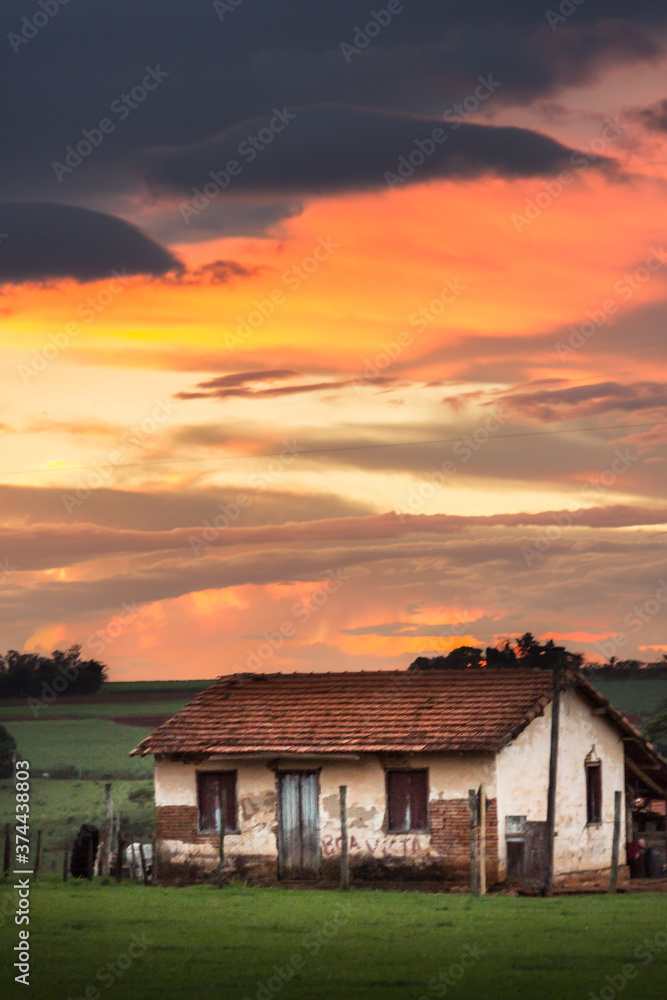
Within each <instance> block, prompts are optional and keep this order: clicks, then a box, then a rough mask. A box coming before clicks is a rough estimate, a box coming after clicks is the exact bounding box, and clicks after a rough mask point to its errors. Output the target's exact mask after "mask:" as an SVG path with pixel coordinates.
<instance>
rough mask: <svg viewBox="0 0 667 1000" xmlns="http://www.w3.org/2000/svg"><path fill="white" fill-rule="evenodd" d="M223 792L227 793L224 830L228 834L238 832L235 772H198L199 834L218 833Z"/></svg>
mask: <svg viewBox="0 0 667 1000" xmlns="http://www.w3.org/2000/svg"><path fill="white" fill-rule="evenodd" d="M223 791H224V792H226V793H227V822H226V823H225V830H226V831H227V832H228V833H236V832H238V808H237V805H236V771H198V772H197V807H198V813H199V832H200V833H218V832H219V831H220V802H221V799H222V795H221V793H222V792H223Z"/></svg>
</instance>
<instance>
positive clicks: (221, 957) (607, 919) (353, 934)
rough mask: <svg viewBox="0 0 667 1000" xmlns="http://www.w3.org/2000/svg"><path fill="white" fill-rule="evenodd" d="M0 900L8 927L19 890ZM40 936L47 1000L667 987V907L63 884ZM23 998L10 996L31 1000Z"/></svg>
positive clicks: (381, 996) (547, 999)
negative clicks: (647, 944) (648, 948)
mask: <svg viewBox="0 0 667 1000" xmlns="http://www.w3.org/2000/svg"><path fill="white" fill-rule="evenodd" d="M0 900H1V902H0V913H1V914H2V915H3V916H4V918H5V919H7V917H8V916H9V915H10V914H11V911H12V909H13V906H12V903H13V900H14V897H13V896H12V895H11V889H9V888H7V889H0ZM8 900H9V901H8ZM14 905H15V904H14ZM2 919H3V918H2V917H0V922H2ZM7 929H8V930H9V933H6V930H7ZM29 930H30V942H31V947H32V956H33V957H32V976H31V985H30V994H29V995H30V996H32V997H34V998H35V1000H52V998H53V1000H67V998H72V1000H74V998H81V997H86V998H87V1000H99V998H101V997H104V996H107V995H109V996H113V998H114V1000H130V998H131V1000H193V998H197V1000H227V998H229V1000H246V998H247V1000H256V998H258V1000H271V998H273V997H276V996H278V997H281V998H282V997H284V998H285V1000H287V998H289V1000H424V998H425V1000H434V998H436V997H443V996H445V995H446V996H447V997H449V998H460V1000H464V998H465V1000H470V998H472V1000H517V998H526V1000H529V998H531V1000H532V998H540V1000H566V998H567V1000H571V998H572V1000H575V998H582V1000H588V998H589V997H590V994H591V993H593V994H594V996H596V997H599V995H600V990H605V988H606V991H605V992H604V994H603V996H604V997H606V998H607V1000H610V998H611V997H612V996H615V995H617V994H618V993H620V996H621V998H622V1000H658V998H660V997H662V996H664V985H665V976H666V974H667V933H665V931H666V930H667V896H660V895H652V894H650V895H649V894H642V895H619V896H614V897H608V896H588V897H566V898H554V899H546V900H545V899H522V898H509V897H504V896H487V897H485V898H482V899H480V898H476V897H471V896H452V895H436V894H433V895H429V894H420V893H398V892H371V891H359V890H354V889H353V890H352V891H350V892H349V893H346V894H343V893H340V892H337V891H331V892H323V891H318V890H308V891H290V890H285V889H278V888H277V889H250V888H246V887H244V886H236V887H228V888H225V889H222V890H219V889H216V888H212V887H204V886H196V887H191V888H179V889H176V888H170V889H167V888H158V887H150V888H145V887H143V886H140V885H133V884H124V885H121V886H118V885H116V884H114V883H112V884H110V885H108V886H102V885H101V884H100V883H99V881H98V880H96V881H94V882H93V883H90V884H88V883H75V884H73V883H72V882H69V883H68V884H67V885H66V886H63V885H62V884H57V883H56V882H55V880H53V881H51V880H49V881H48V882H43V883H42V882H40V883H38V884H37V885H36V886H34V887H33V889H32V895H31V915H30V927H29ZM17 932H18V928H17V927H15V926H14V925H13V923H9V922H7V923H6V925H5V930H4V931H3V934H2V945H1V946H0V960H1V961H2V965H1V966H0V967H1V968H2V972H1V973H0V975H2V976H4V977H6V978H5V982H6V981H7V980H9V982H10V983H11V977H12V973H11V972H8V970H11V968H12V962H13V961H15V959H14V958H13V957H12V956H13V954H14V953H13V952H12V948H13V945H14V944H15V943H16V939H17ZM656 934H658V940H657V941H655V936H656ZM134 935H136V936H137V937H136V939H134V938H133V936H134ZM647 940H648V941H649V942H652V943H653V944H654V952H653V953H651V952H649V951H646V950H642V949H643V948H645V944H644V942H645V941H647ZM133 941H134V947H132V949H130V946H131V945H132V944H133ZM659 942H664V943H663V944H661V943H659ZM636 949H639V951H637V950H636ZM655 949H657V952H655ZM281 973H282V974H281ZM606 977H612V978H611V983H613V982H616V984H617V986H618V985H620V984H621V983H622V984H623V985H621V986H620V989H618V990H615V989H613V987H612V986H611V985H610V980H609V979H607V978H606ZM614 977H618V978H616V979H614ZM11 985H12V986H14V989H10V990H8V991H5V990H4V989H3V995H8V996H14V995H16V996H20V995H21V993H20V991H19V990H20V987H19V986H18V985H16V984H11ZM87 987H88V988H89V992H88V993H86V992H85V991H86V988H87ZM610 990H612V991H613V992H611V993H610V992H609V991H610ZM93 991H96V992H93Z"/></svg>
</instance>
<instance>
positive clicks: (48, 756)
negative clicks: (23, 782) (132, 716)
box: [6, 719, 153, 778]
mask: <svg viewBox="0 0 667 1000" xmlns="http://www.w3.org/2000/svg"><path fill="white" fill-rule="evenodd" d="M6 728H7V729H8V731H9V732H10V733H11V734H12V736H13V737H14V739H15V740H16V745H17V747H18V750H19V755H20V757H21V758H23V759H24V760H28V761H30V769H31V771H32V773H33V774H36V775H38V774H41V773H42V772H45V771H47V772H49V773H51V772H53V771H61V770H63V769H64V768H68V767H73V768H79V767H80V768H81V773H82V775H83V777H91V778H105V777H109V778H147V777H150V775H151V774H152V773H153V758H152V757H128V756H127V755H128V753H129V752H130V750H132V749H133V747H135V746H136V745H137V743H139V742H140V741H141V740H142V739H143V738H144V737H145V736H148V734H149V733H150V732H151V727H148V728H147V727H145V726H141V727H139V726H124V725H120V724H119V723H117V722H111V721H110V720H109V719H67V720H65V719H63V720H58V721H57V722H10V723H7V724H6Z"/></svg>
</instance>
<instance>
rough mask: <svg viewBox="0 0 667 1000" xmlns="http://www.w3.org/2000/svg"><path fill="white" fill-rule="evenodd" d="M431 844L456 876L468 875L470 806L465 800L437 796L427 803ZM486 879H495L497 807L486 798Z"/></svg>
mask: <svg viewBox="0 0 667 1000" xmlns="http://www.w3.org/2000/svg"><path fill="white" fill-rule="evenodd" d="M431 847H432V848H433V850H434V851H436V852H437V853H438V854H439V855H440V856H441V857H442V858H443V860H444V861H445V862H446V863H448V865H450V866H451V868H452V869H453V871H455V872H456V873H457V874H458V875H459V877H461V878H463V877H465V878H466V879H468V878H469V877H470V808H469V805H468V799H438V800H437V801H435V802H432V803H431ZM486 878H487V881H488V882H489V883H492V882H496V881H497V880H498V808H497V802H496V799H489V801H488V806H487V810H486Z"/></svg>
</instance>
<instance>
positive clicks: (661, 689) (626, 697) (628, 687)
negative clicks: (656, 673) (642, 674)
mask: <svg viewBox="0 0 667 1000" xmlns="http://www.w3.org/2000/svg"><path fill="white" fill-rule="evenodd" d="M592 683H593V685H594V686H595V687H596V688H597V689H598V691H599V692H600V694H603V695H604V696H605V698H608V699H609V701H610V702H611V703H612V705H613V706H614V708H617V709H618V710H619V711H621V712H625V713H628V712H629V713H631V714H636V715H641V716H642V717H644V718H648V716H650V715H653V713H654V712H655V710H656V709H657V708H658V706H659V705H661V704H662V703H663V702H664V701H667V680H653V679H647V680H611V681H606V680H600V681H595V680H594V681H592Z"/></svg>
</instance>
